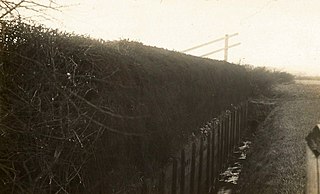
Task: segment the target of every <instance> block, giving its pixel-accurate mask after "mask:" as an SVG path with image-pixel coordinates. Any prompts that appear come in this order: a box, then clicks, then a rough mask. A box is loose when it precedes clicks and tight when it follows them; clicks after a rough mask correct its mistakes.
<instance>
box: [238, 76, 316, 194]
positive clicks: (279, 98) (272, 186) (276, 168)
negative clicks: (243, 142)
mask: <svg viewBox="0 0 320 194" xmlns="http://www.w3.org/2000/svg"><path fill="white" fill-rule="evenodd" d="M275 91H276V95H275V97H274V98H273V99H271V100H272V101H275V102H276V103H277V106H276V107H275V109H273V110H272V112H271V113H270V114H269V116H268V117H267V119H266V120H265V121H264V122H263V123H262V124H261V125H260V126H259V127H258V129H257V130H256V131H255V133H254V136H253V138H252V148H251V150H250V152H249V154H248V157H247V160H246V161H245V162H244V165H243V169H242V173H241V175H240V180H239V183H238V184H239V185H238V186H239V190H238V192H240V193H245V194H250V193H252V194H263V193H273V194H274V193H288V194H294V193H304V190H305V183H306V142H305V137H306V136H307V134H308V133H309V132H310V131H311V129H312V128H313V127H314V126H315V125H316V124H317V123H320V81H296V83H293V84H288V85H279V86H277V87H276V88H275Z"/></svg>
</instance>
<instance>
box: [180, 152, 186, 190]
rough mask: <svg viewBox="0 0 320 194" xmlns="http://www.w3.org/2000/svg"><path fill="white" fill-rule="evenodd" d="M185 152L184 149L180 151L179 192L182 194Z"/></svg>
mask: <svg viewBox="0 0 320 194" xmlns="http://www.w3.org/2000/svg"><path fill="white" fill-rule="evenodd" d="M185 166H186V163H185V151H184V149H182V150H181V174H180V175H181V178H180V192H181V193H184V187H185Z"/></svg>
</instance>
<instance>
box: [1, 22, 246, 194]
mask: <svg viewBox="0 0 320 194" xmlns="http://www.w3.org/2000/svg"><path fill="white" fill-rule="evenodd" d="M0 42H1V44H0V49H1V52H0V56H1V61H0V69H1V70H0V80H1V83H0V91H1V96H0V100H1V101H0V103H1V107H0V108H1V109H0V114H1V115H0V179H1V180H2V182H0V193H6V192H13V193H20V192H23V193H25V192H29V193H56V192H57V191H60V192H62V193H63V192H71V193H77V192H83V193H88V192H93V193H99V192H103V193H112V192H115V191H116V190H119V189H123V188H125V187H126V186H127V185H129V184H130V183H134V182H137V180H139V179H141V178H142V177H146V176H152V173H153V172H155V171H156V170H157V168H159V167H161V165H162V164H163V163H164V162H166V161H167V159H168V158H169V157H172V156H174V153H175V152H176V151H177V150H178V149H179V148H180V146H181V145H182V144H183V143H185V142H186V141H188V138H189V137H190V134H192V133H198V131H197V128H198V127H199V126H201V125H202V124H203V123H204V122H205V121H207V120H209V119H211V118H212V117H214V116H216V115H218V114H219V113H220V112H221V111H222V110H225V109H228V108H229V107H230V106H232V104H238V103H239V102H241V101H244V100H246V99H247V98H248V97H249V96H250V95H251V94H252V87H251V85H250V80H249V76H248V71H247V70H246V69H245V68H244V67H242V66H239V65H235V64H230V63H226V62H222V61H216V60H209V59H203V58H198V57H194V56H189V55H185V54H182V53H179V52H174V51H168V50H165V49H160V48H156V47H150V46H144V45H143V44H141V43H138V42H131V41H128V40H122V41H113V42H105V41H102V40H96V39H92V38H89V37H85V36H79V35H75V34H69V33H61V32H58V31H57V30H52V29H47V28H45V27H43V26H32V25H28V24H25V23H21V22H4V21H2V23H1V39H0Z"/></svg>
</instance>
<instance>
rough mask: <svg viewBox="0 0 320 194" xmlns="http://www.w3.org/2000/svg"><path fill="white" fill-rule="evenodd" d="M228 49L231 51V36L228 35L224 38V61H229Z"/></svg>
mask: <svg viewBox="0 0 320 194" xmlns="http://www.w3.org/2000/svg"><path fill="white" fill-rule="evenodd" d="M228 49H229V35H228V34H226V35H225V38H224V61H228Z"/></svg>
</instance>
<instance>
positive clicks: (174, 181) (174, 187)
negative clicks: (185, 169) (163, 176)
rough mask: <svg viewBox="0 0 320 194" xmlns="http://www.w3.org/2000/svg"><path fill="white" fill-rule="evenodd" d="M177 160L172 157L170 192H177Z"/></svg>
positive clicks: (174, 193)
mask: <svg viewBox="0 0 320 194" xmlns="http://www.w3.org/2000/svg"><path fill="white" fill-rule="evenodd" d="M177 178H178V161H177V159H173V167H172V191H171V193H172V194H177V184H178V180H177Z"/></svg>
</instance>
